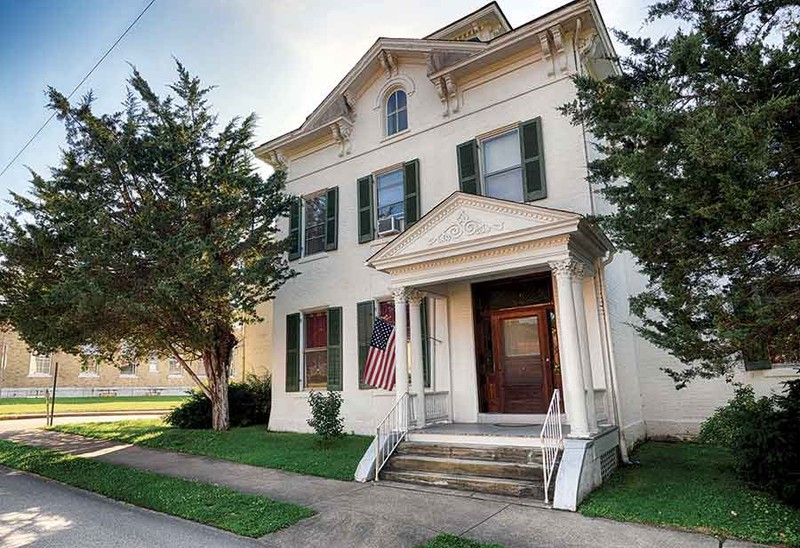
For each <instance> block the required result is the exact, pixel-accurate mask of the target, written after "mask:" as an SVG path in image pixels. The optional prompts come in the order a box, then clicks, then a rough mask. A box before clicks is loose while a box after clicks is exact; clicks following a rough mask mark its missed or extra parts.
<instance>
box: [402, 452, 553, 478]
mask: <svg viewBox="0 0 800 548" xmlns="http://www.w3.org/2000/svg"><path fill="white" fill-rule="evenodd" d="M387 468H388V469H390V470H394V471H401V472H436V473H440V474H450V475H461V476H483V477H487V478H505V479H523V480H528V481H533V482H536V481H538V482H541V481H543V480H542V466H541V464H539V463H534V464H522V463H518V462H500V461H490V460H479V459H466V458H452V457H431V456H427V455H415V454H399V455H397V454H396V455H394V456H392V458H391V459H389V462H388V463H387Z"/></svg>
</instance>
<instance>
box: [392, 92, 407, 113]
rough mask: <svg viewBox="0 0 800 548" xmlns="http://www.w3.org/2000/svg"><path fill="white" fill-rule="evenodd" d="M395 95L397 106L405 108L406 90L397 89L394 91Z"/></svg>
mask: <svg viewBox="0 0 800 548" xmlns="http://www.w3.org/2000/svg"><path fill="white" fill-rule="evenodd" d="M394 93H395V95H397V108H398V109H401V108H406V92H405V91H402V90H397V91H395V92H394Z"/></svg>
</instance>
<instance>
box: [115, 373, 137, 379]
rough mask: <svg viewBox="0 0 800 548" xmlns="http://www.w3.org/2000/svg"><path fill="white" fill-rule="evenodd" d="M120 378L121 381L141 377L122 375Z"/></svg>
mask: <svg viewBox="0 0 800 548" xmlns="http://www.w3.org/2000/svg"><path fill="white" fill-rule="evenodd" d="M119 378H120V379H138V378H139V375H128V374H126V373H120V375H119Z"/></svg>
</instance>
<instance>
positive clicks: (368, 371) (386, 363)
mask: <svg viewBox="0 0 800 548" xmlns="http://www.w3.org/2000/svg"><path fill="white" fill-rule="evenodd" d="M394 380H395V379H394V325H392V324H390V323H389V322H387V321H386V320H383V319H381V318H376V319H375V325H374V326H373V328H372V339H371V340H370V342H369V353H368V354H367V363H366V365H365V366H364V382H365V383H366V384H368V385H370V386H374V387H376V388H383V389H384V390H392V389H393V388H394Z"/></svg>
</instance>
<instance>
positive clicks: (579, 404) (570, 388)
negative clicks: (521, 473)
mask: <svg viewBox="0 0 800 548" xmlns="http://www.w3.org/2000/svg"><path fill="white" fill-rule="evenodd" d="M574 264H575V263H574V261H573V260H572V259H568V260H565V261H558V262H554V263H550V269H551V270H552V271H553V276H554V277H555V279H556V287H557V289H558V302H557V306H558V309H557V310H556V313H557V314H558V316H559V318H560V321H559V325H560V326H561V333H559V349H560V353H561V380H562V385H563V387H564V408H565V409H566V411H567V418H568V419H569V428H570V433H569V435H570V437H586V436H588V435H589V422H588V416H587V413H586V391H585V389H584V386H585V385H584V383H583V371H582V369H581V350H580V341H579V337H578V321H577V318H576V314H575V298H574V294H573V292H572V277H573V268H574Z"/></svg>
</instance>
